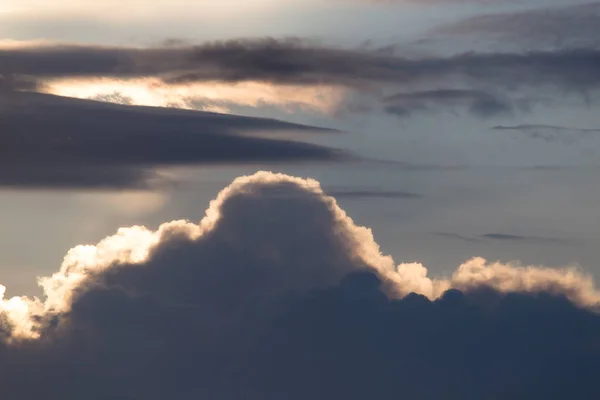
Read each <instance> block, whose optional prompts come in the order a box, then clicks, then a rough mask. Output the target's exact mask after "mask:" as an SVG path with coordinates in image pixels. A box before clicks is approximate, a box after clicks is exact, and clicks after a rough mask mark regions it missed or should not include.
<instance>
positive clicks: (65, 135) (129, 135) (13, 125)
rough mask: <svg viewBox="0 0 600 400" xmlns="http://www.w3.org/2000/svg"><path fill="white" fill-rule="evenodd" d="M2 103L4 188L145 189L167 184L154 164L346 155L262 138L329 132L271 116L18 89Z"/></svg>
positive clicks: (1, 97) (2, 96)
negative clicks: (118, 102)
mask: <svg viewBox="0 0 600 400" xmlns="http://www.w3.org/2000/svg"><path fill="white" fill-rule="evenodd" d="M0 106H1V107H0V187H17V188H94V189H110V188H134V189H144V188H149V187H156V185H158V184H161V183H165V177H164V176H161V175H159V174H157V173H156V172H154V169H155V168H157V167H169V166H178V165H190V164H207V163H213V164H214V163H240V162H280V161H335V160H339V159H341V158H343V154H342V152H340V151H336V150H333V149H330V148H327V147H322V146H317V145H313V144H309V143H305V142H301V141H298V140H296V141H292V140H287V139H285V135H280V136H281V138H279V139H276V138H265V137H261V135H262V134H264V133H266V132H271V133H273V132H275V133H286V132H287V133H288V134H289V133H291V132H294V133H298V132H308V131H313V132H317V131H324V130H320V129H319V128H312V127H308V126H304V125H297V124H290V123H285V122H283V121H278V120H272V119H263V118H250V117H241V116H235V115H224V114H215V113H209V112H198V111H186V110H175V109H165V108H150V107H133V106H126V105H115V104H108V103H101V102H96V101H89V100H87V101H86V100H78V99H68V98H64V97H58V96H51V95H46V94H40V93H30V92H16V91H10V92H6V93H2V92H0ZM329 132H333V131H329ZM263 136H264V135H263Z"/></svg>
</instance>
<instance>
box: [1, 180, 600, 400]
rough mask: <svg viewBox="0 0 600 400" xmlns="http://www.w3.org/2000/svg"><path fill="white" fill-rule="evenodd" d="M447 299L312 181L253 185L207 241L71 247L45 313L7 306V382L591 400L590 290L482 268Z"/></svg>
mask: <svg viewBox="0 0 600 400" xmlns="http://www.w3.org/2000/svg"><path fill="white" fill-rule="evenodd" d="M438 283H440V285H439V287H437V289H435V290H434V287H435V284H434V282H433V281H431V280H429V279H428V278H427V277H426V271H424V268H423V267H422V266H419V265H417V264H402V265H400V266H398V267H397V268H394V266H393V264H392V261H391V260H390V259H389V258H388V257H384V256H382V255H381V254H379V250H378V246H377V245H376V243H375V242H374V241H373V237H372V235H371V233H370V231H369V230H367V229H365V228H360V227H357V226H355V225H354V224H353V222H352V221H351V220H350V219H349V218H348V217H347V216H346V215H345V213H344V212H343V211H342V210H340V209H339V208H338V207H337V205H336V203H335V201H334V200H333V199H332V198H328V197H326V196H324V195H323V193H322V191H321V190H320V188H319V186H318V183H317V182H315V181H311V180H302V179H298V178H291V177H287V176H283V175H275V174H271V173H259V174H257V175H254V176H252V177H243V178H239V179H237V180H236V181H235V182H234V183H233V184H232V185H231V186H229V187H228V188H227V189H225V190H224V191H223V192H222V193H221V194H220V195H219V196H218V198H217V199H216V201H215V202H213V203H212V204H211V207H210V209H209V210H208V211H207V216H206V218H205V219H204V220H203V221H202V222H201V223H200V224H199V225H196V224H192V223H189V222H185V221H176V222H171V223H168V224H165V225H163V226H162V227H161V228H160V229H159V230H158V231H156V232H152V231H149V230H147V229H145V228H140V227H133V228H127V229H121V230H120V231H119V232H118V234H117V235H115V236H113V237H110V238H107V239H105V240H104V241H103V242H101V243H99V244H98V245H97V246H96V247H89V246H88V247H79V248H75V249H72V250H71V251H70V252H69V254H68V255H67V257H66V258H65V261H64V264H63V266H62V267H61V270H60V271H59V272H57V273H56V274H55V275H54V276H53V277H50V278H48V279H43V280H42V284H43V285H44V287H45V290H46V296H47V298H46V300H45V302H44V303H40V302H36V301H35V300H31V299H10V300H4V302H3V303H0V306H1V307H2V310H4V312H3V313H2V312H0V315H4V317H5V324H4V331H5V336H12V337H13V340H12V341H4V342H0V384H1V385H2V391H3V396H5V397H6V398H8V399H13V398H14V399H19V400H33V399H38V398H41V397H43V398H45V399H48V400H55V399H57V400H58V399H61V400H75V399H80V398H86V399H92V400H96V399H98V400H100V399H136V400H137V399H139V400H153V399H164V398H171V399H175V400H179V399H188V398H210V399H240V398H244V399H281V398H286V399H306V398H317V399H332V398H347V399H365V398H376V399H386V398H398V397H405V398H410V399H440V398H444V399H461V400H462V399H481V398H486V399H506V398H511V399H528V400H531V399H540V400H541V399H544V400H546V399H550V398H556V399H559V398H569V397H574V398H578V399H592V398H595V397H596V396H597V390H598V389H597V383H596V381H597V371H598V368H599V367H600V347H599V344H600V341H599V339H598V338H599V337H600V316H599V315H598V314H597V313H595V311H594V307H597V305H598V304H599V303H598V302H599V301H600V294H598V293H597V292H596V291H595V288H594V287H593V284H592V283H591V281H590V280H588V279H587V278H586V277H584V276H581V275H579V274H577V273H576V272H574V271H562V270H545V269H542V268H517V267H511V266H503V265H499V264H493V265H484V264H482V260H479V259H474V260H471V261H469V262H468V263H466V264H465V265H463V266H461V267H460V268H459V269H458V270H457V271H456V273H455V274H454V276H453V278H452V279H451V281H446V284H447V286H446V284H441V282H438ZM450 287H452V288H454V289H450V290H446V289H448V288H450ZM444 290H445V292H444ZM410 292H418V293H423V294H426V295H427V297H426V296H425V295H423V294H416V293H413V294H410ZM434 292H435V293H434ZM7 302H8V303H7ZM24 304H28V306H29V307H30V308H29V311H30V312H31V314H32V315H33V316H34V317H33V319H31V320H28V316H27V312H23V308H22V306H23V305H24ZM29 324H33V330H34V331H37V332H38V333H40V334H41V336H40V337H38V338H30V339H27V338H25V337H27V334H28V333H30V332H31V329H30V328H31V325H29ZM0 331H2V329H0Z"/></svg>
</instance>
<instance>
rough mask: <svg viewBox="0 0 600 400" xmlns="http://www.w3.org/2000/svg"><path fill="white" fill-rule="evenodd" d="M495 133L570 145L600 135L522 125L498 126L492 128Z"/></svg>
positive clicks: (589, 131) (570, 129) (582, 131)
mask: <svg viewBox="0 0 600 400" xmlns="http://www.w3.org/2000/svg"><path fill="white" fill-rule="evenodd" d="M492 130H495V131H507V132H518V133H520V134H522V135H525V136H527V137H529V138H531V139H539V140H544V141H546V142H559V143H563V144H571V143H574V142H575V141H577V140H580V139H584V138H587V137H590V136H596V135H598V134H600V129H589V128H570V127H564V126H556V125H541V124H538V125H536V124H529V125H528V124H523V125H510V126H506V125H498V126H495V127H493V128H492Z"/></svg>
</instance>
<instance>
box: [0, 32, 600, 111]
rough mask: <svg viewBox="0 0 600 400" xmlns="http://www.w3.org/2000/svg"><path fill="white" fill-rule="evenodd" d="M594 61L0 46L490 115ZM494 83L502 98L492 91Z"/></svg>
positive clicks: (33, 71) (5, 56)
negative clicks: (389, 93) (393, 96)
mask: <svg viewBox="0 0 600 400" xmlns="http://www.w3.org/2000/svg"><path fill="white" fill-rule="evenodd" d="M599 66H600V51H599V50H598V49H596V48H591V47H590V48H580V49H563V50H557V51H529V52H512V53H489V52H488V53H465V54H459V55H453V56H449V57H436V56H430V57H421V58H414V57H402V56H399V55H395V54H393V53H392V54H390V53H381V52H379V51H376V50H375V51H369V50H365V49H362V50H361V49H342V48H333V47H326V46H321V45H317V44H312V43H308V42H306V41H302V40H300V39H287V40H275V39H254V40H251V39H247V40H235V41H225V42H212V43H206V44H203V45H198V46H185V45H181V46H165V47H154V48H131V47H130V48H127V47H100V46H84V45H79V46H77V45H47V46H34V45H33V46H26V47H20V48H15V47H12V48H4V49H2V50H0V74H3V75H5V76H25V77H28V79H38V80H42V81H43V80H44V79H48V78H56V77H63V78H64V77H96V76H103V77H116V78H137V77H158V78H160V79H162V80H163V81H164V82H166V83H168V84H172V85H186V84H190V83H193V82H207V81H220V82H230V83H233V82H241V81H262V82H269V83H273V84H294V85H321V84H328V85H338V86H339V85H341V86H345V87H348V88H353V89H355V90H358V91H360V92H363V93H369V95H372V94H373V93H378V91H383V92H384V93H385V90H384V88H385V89H386V90H400V89H402V88H404V89H409V92H416V93H414V94H412V95H405V98H404V101H405V102H406V101H408V100H410V101H411V102H412V103H414V102H416V101H420V102H421V103H423V102H424V101H425V100H427V102H435V103H436V104H437V105H439V106H442V105H444V106H446V105H448V104H449V103H450V104H451V105H452V106H455V105H456V103H457V102H459V103H467V105H466V106H467V108H468V109H469V110H470V111H471V112H472V113H475V114H477V115H489V114H490V113H491V114H492V115H495V114H498V113H500V112H501V111H503V110H505V109H506V108H509V104H510V102H511V101H512V102H515V101H516V102H518V99H517V100H515V99H514V98H511V96H512V95H515V94H518V93H519V91H527V90H531V89H534V90H535V91H536V96H538V97H539V92H549V93H556V91H560V93H563V94H564V93H565V92H572V93H577V94H584V93H588V92H590V91H593V90H595V89H597V88H598V85H599V84H600V72H599V71H600V68H599ZM450 81H451V82H453V83H454V82H461V83H462V85H461V86H464V88H463V89H461V90H460V91H455V90H452V89H442V90H441V91H439V92H437V95H438V98H437V99H436V98H435V96H434V95H435V94H436V93H435V91H436V90H438V89H432V87H444V86H448V82H450ZM480 87H485V88H491V89H493V90H492V91H491V92H490V90H488V89H485V90H482V89H480ZM367 89H368V90H367ZM492 92H494V93H498V94H494V95H492V94H491V93H492ZM502 92H504V93H505V97H506V99H504V98H502V97H500V94H501V93H502ZM406 96H408V98H406ZM425 98H426V99H425ZM378 100H381V99H378ZM383 100H384V102H385V96H384V99H383ZM400 100H401V99H400V98H398V99H397V101H400ZM388 101H389V99H388ZM384 106H385V104H384ZM390 107H391V108H390V110H392V111H394V110H396V112H398V111H404V109H403V108H402V107H396V108H394V107H393V105H392V106H390ZM409 108H410V107H409ZM412 108H413V109H414V108H418V107H416V106H413V107H412Z"/></svg>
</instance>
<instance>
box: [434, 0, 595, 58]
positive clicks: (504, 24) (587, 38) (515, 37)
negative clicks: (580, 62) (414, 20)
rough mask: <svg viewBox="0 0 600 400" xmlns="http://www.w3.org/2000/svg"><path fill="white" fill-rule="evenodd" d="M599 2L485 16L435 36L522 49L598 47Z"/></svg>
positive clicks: (464, 21)
mask: <svg viewBox="0 0 600 400" xmlns="http://www.w3.org/2000/svg"><path fill="white" fill-rule="evenodd" d="M598 25H600V3H590V4H577V5H569V6H567V7H565V6H554V7H545V8H536V9H533V10H526V11H517V12H510V13H498V14H486V15H478V16H475V17H471V18H468V19H466V20H463V21H460V22H458V23H455V24H452V25H449V26H445V27H442V28H438V29H436V30H435V33H434V35H442V36H443V35H468V36H471V37H477V38H478V39H480V40H481V39H482V38H485V39H488V40H495V41H498V42H502V43H506V44H510V45H512V46H519V47H521V48H530V49H531V48H548V49H553V50H554V49H559V48H582V47H588V48H597V47H598V46H599V45H600V33H599V32H598Z"/></svg>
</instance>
